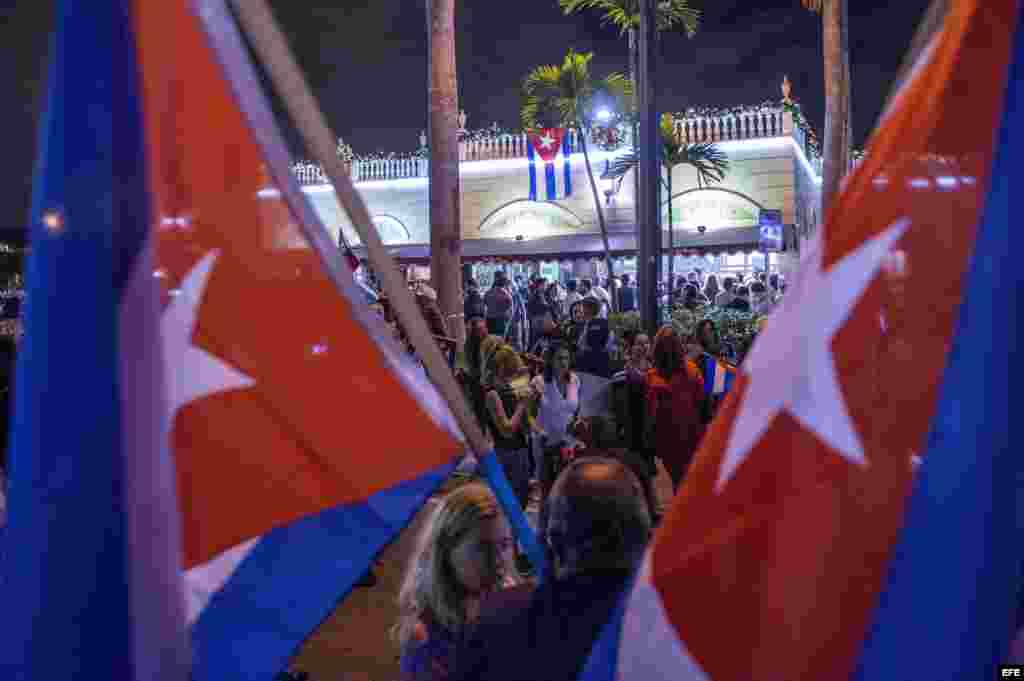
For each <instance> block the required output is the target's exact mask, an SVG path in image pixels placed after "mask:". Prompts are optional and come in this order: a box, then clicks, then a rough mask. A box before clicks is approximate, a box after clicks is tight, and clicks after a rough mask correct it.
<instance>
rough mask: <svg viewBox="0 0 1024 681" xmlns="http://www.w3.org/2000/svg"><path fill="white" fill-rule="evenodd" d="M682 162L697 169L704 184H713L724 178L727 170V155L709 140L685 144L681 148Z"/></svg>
mask: <svg viewBox="0 0 1024 681" xmlns="http://www.w3.org/2000/svg"><path fill="white" fill-rule="evenodd" d="M682 158H683V159H685V160H683V161H682V162H683V163H685V164H686V165H689V166H692V167H693V169H694V170H696V171H697V175H698V176H699V177H700V179H701V181H702V182H703V183H704V184H715V183H718V182H721V181H722V180H724V179H725V174H726V173H727V172H728V171H729V157H728V156H726V155H725V152H723V151H722V150H721V149H719V148H718V147H716V146H715V145H714V144H713V143H711V142H697V143H696V144H687V145H686V146H685V147H684V148H683V149H682Z"/></svg>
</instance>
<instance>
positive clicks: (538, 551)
mask: <svg viewBox="0 0 1024 681" xmlns="http://www.w3.org/2000/svg"><path fill="white" fill-rule="evenodd" d="M480 468H481V470H483V473H484V477H485V478H486V479H487V483H488V484H489V485H490V486H491V490H492V491H493V492H494V496H495V497H497V498H498V503H499V504H500V505H501V508H502V510H503V511H505V516H506V517H507V518H508V521H509V524H510V525H512V533H513V534H514V535H515V537H516V540H517V541H518V542H519V544H520V546H522V547H523V549H524V550H525V551H526V555H527V556H529V558H530V563H531V564H532V565H533V567H534V569H535V570H536V571H537V580H538V581H544V575H545V573H546V572H547V560H546V558H545V556H544V549H543V548H542V547H541V545H540V542H538V541H537V533H536V532H534V531H533V528H532V527H530V523H529V522H528V521H527V520H526V514H525V513H523V509H522V508H520V506H519V499H517V498H516V495H515V492H513V491H512V486H511V485H509V483H508V478H506V477H505V471H504V470H502V468H501V462H500V461H498V457H497V455H496V454H495V453H494V450H491V451H490V452H488V453H487V454H485V455H484V456H483V457H481V459H480Z"/></svg>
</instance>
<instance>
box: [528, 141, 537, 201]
mask: <svg viewBox="0 0 1024 681" xmlns="http://www.w3.org/2000/svg"><path fill="white" fill-rule="evenodd" d="M526 158H527V163H526V165H527V166H528V167H529V169H530V200H531V201H536V200H537V163H536V157H535V155H534V151H533V142H532V141H531V140H530V138H529V137H527V138H526Z"/></svg>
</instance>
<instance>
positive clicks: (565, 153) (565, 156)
mask: <svg viewBox="0 0 1024 681" xmlns="http://www.w3.org/2000/svg"><path fill="white" fill-rule="evenodd" d="M570 151H571V150H570V145H569V131H568V130H566V131H565V134H564V135H563V136H562V161H563V163H564V164H565V167H564V169H563V173H564V175H565V195H566V196H572V167H571V166H570V164H569V153H570Z"/></svg>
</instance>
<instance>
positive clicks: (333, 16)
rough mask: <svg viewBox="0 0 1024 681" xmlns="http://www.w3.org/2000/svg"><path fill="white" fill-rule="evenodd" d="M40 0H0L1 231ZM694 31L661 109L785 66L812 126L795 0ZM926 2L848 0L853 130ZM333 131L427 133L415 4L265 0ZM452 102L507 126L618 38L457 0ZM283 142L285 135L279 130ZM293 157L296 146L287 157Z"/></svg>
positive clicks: (817, 100) (371, 136) (718, 12)
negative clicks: (566, 63) (578, 58)
mask: <svg viewBox="0 0 1024 681" xmlns="http://www.w3.org/2000/svg"><path fill="white" fill-rule="evenodd" d="M52 4H53V3H52V2H44V1H43V0H0V44H3V45H4V46H5V50H4V52H5V59H4V60H2V61H0V91H2V92H4V93H5V103H4V105H3V106H2V107H0V130H3V132H4V138H5V139H4V147H5V149H6V150H7V152H8V153H7V154H5V156H6V158H5V159H4V163H3V164H2V165H0V168H2V170H0V173H2V174H0V180H2V181H3V187H4V192H3V197H4V200H3V202H2V204H0V228H7V229H12V228H14V229H19V228H20V227H21V226H22V225H24V224H25V222H26V220H27V218H26V215H27V207H28V201H29V193H30V189H31V169H32V167H33V163H34V158H33V156H34V140H35V137H36V129H35V128H36V118H37V113H38V109H39V108H40V107H41V106H42V104H43V95H44V88H43V86H42V85H41V81H42V78H43V74H44V73H45V57H46V53H47V44H48V41H49V32H50V30H51V24H52V19H53V7H52ZM695 4H696V5H697V7H700V8H701V9H702V10H703V12H704V17H703V21H702V25H701V28H700V30H699V32H698V34H697V35H696V36H695V37H694V38H693V39H688V38H686V37H685V36H684V35H682V34H681V33H680V34H667V35H666V37H665V40H664V41H663V45H662V54H663V59H662V62H661V64H662V68H661V71H660V72H659V76H658V78H659V80H658V83H659V85H658V97H659V108H660V109H662V110H669V111H678V110H681V109H684V108H686V107H688V106H737V105H743V104H757V103H760V102H762V101H764V100H766V99H769V98H774V99H777V98H779V97H780V96H781V93H780V90H779V84H780V83H781V81H782V76H783V74H788V75H789V78H790V80H791V81H792V82H793V96H794V97H795V98H796V99H798V100H799V101H800V102H801V104H802V105H803V108H804V111H805V113H806V114H807V115H808V117H809V118H810V120H811V122H812V124H813V125H814V126H815V127H816V128H817V129H818V131H819V134H820V132H821V127H822V121H823V118H824V101H823V99H822V96H823V94H822V93H823V82H822V78H823V76H822V59H821V30H820V17H818V16H817V15H814V14H812V13H810V12H808V11H806V10H805V9H803V7H802V6H801V5H800V2H799V0H752V1H751V0H747V1H743V0H715V1H713V2H712V1H708V2H701V0H695ZM928 4H929V0H900V1H899V2H892V1H891V0H855V1H852V2H850V12H851V17H850V43H851V51H852V60H853V67H852V74H853V133H854V138H855V141H856V143H857V144H858V145H860V144H862V142H863V140H864V138H865V137H866V136H867V135H868V134H869V133H870V131H871V129H872V128H873V126H874V124H875V121H876V120H877V118H878V115H879V113H880V110H881V107H882V105H883V102H884V101H885V98H886V96H887V95H888V93H889V90H890V87H891V85H892V79H893V76H894V74H895V73H896V70H897V69H898V68H899V65H900V63H901V61H902V59H903V55H904V51H905V49H906V46H907V44H908V43H909V42H910V39H911V36H912V35H913V33H914V30H915V29H916V27H917V23H918V22H919V21H920V19H921V18H922V16H923V15H924V11H925V9H926V7H927V6H928ZM271 5H272V6H273V7H274V8H275V11H276V13H277V16H278V20H279V21H280V23H281V25H282V26H283V28H284V30H285V32H286V33H287V34H288V35H289V37H290V39H291V42H292V47H293V49H294V50H295V52H296V55H297V57H298V59H299V62H300V64H301V65H302V67H303V68H304V69H305V71H306V74H307V77H308V79H309V82H310V84H311V85H312V87H313V90H314V92H315V93H316V95H317V96H318V97H319V99H320V103H321V106H322V107H323V108H324V110H325V112H326V113H327V118H328V120H329V122H330V123H331V125H332V126H333V127H334V129H335V131H336V132H337V133H338V134H339V135H342V136H343V137H344V138H345V139H346V141H348V142H349V143H350V144H351V145H352V146H353V147H354V149H355V150H356V152H358V153H368V152H372V151H377V150H386V151H411V150H413V149H415V147H416V146H417V144H418V136H419V131H420V130H421V129H422V128H424V127H426V111H427V88H426V72H427V65H426V56H427V36H426V19H425V16H424V9H423V5H422V3H421V2H418V1H417V0H334V1H333V2H328V1H326V0H321V1H317V0H310V1H308V2H305V1H303V0H271ZM456 7H457V10H456V11H457V23H458V26H457V30H458V60H459V90H460V104H461V106H462V107H463V108H464V109H465V110H466V113H467V114H468V116H469V127H470V128H474V127H484V126H486V125H489V124H490V123H491V122H497V123H498V124H500V125H502V126H505V127H513V126H518V108H519V84H520V83H521V81H522V78H523V77H524V76H525V75H526V73H527V72H528V71H529V70H530V69H532V68H533V67H535V66H537V65H540V64H548V63H557V62H560V61H561V59H562V57H563V56H564V55H565V52H566V50H567V49H568V48H569V47H574V48H575V49H577V50H579V51H593V52H594V53H595V57H594V64H593V65H594V69H595V71H596V72H597V74H598V75H605V74H607V73H609V72H612V71H625V70H626V69H627V64H628V56H627V50H626V41H625V39H624V38H620V37H619V34H618V31H617V30H616V29H614V28H612V27H605V26H602V23H601V19H600V16H599V15H596V14H592V13H591V14H585V15H578V16H570V17H566V16H563V15H562V13H561V10H559V9H558V5H557V0H515V1H514V2H502V1H500V0H459V1H458V2H457V5H456ZM289 137H290V138H291V140H294V135H291V134H289ZM298 153H299V155H301V152H298Z"/></svg>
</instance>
